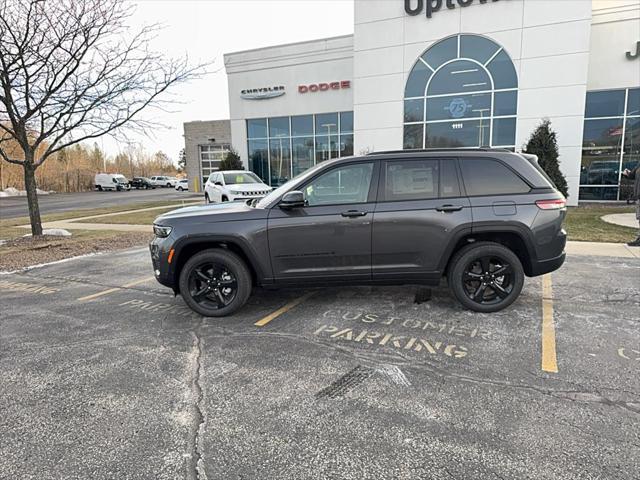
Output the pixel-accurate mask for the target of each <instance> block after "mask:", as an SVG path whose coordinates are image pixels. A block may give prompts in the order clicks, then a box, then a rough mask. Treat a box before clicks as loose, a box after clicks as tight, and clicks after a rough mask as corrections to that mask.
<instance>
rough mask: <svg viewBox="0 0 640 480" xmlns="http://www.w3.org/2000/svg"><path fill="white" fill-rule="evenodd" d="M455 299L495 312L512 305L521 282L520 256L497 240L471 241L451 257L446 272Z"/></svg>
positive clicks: (472, 306) (481, 310) (470, 305)
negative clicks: (496, 241)
mask: <svg viewBox="0 0 640 480" xmlns="http://www.w3.org/2000/svg"><path fill="white" fill-rule="evenodd" d="M447 277H448V278H447V280H448V283H449V288H450V289H451V291H452V293H453V295H454V296H455V297H456V298H457V299H458V301H459V302H460V303H461V304H462V305H464V306H465V307H466V308H468V309H470V310H473V311H476V312H484V313H490V312H497V311H499V310H502V309H503V308H506V307H508V306H509V305H511V304H512V303H513V302H514V301H515V300H516V299H517V298H518V296H519V295H520V292H521V291H522V287H523V285H524V270H523V268H522V264H521V263H520V259H519V258H518V256H517V255H516V254H515V253H513V252H512V251H511V250H510V249H509V248H507V247H505V246H504V245H501V244H499V243H493V242H474V243H471V244H469V245H467V246H465V247H463V248H462V249H460V250H459V251H458V252H457V253H456V254H455V255H454V257H453V258H452V260H451V266H450V268H449V272H448V275H447Z"/></svg>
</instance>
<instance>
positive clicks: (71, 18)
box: [0, 0, 210, 234]
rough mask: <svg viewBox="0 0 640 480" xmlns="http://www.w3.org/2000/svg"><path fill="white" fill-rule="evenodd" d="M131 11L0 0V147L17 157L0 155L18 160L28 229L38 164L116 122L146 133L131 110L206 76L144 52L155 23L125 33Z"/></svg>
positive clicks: (109, 3)
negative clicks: (10, 145)
mask: <svg viewBox="0 0 640 480" xmlns="http://www.w3.org/2000/svg"><path fill="white" fill-rule="evenodd" d="M133 9H134V7H133V6H132V4H131V3H130V2H127V1H125V0H46V1H45V0H9V1H7V0H0V66H1V67H2V69H1V70H0V134H1V135H0V144H1V143H2V141H1V139H2V138H5V137H6V138H11V139H13V140H14V141H15V142H17V144H18V145H19V146H20V148H21V149H22V153H23V158H24V159H23V160H20V159H16V158H10V155H8V154H7V151H6V150H4V149H2V148H1V146H0V157H1V158H2V159H4V160H6V161H8V162H10V163H18V164H22V165H23V166H24V170H25V186H26V189H27V198H28V199H29V206H30V216H31V221H32V231H33V232H34V234H36V232H38V231H41V228H40V227H39V223H40V218H39V212H38V208H37V195H36V193H35V177H34V172H35V169H36V168H37V167H38V166H40V165H42V163H43V162H45V161H46V160H47V158H49V157H50V156H51V155H53V154H55V153H56V152H59V151H61V150H62V149H64V148H66V147H68V146H71V145H74V144H77V143H79V142H82V141H85V140H89V139H94V138H97V137H100V136H102V135H107V134H109V135H114V134H117V133H118V131H119V129H121V128H123V127H126V128H127V129H129V130H138V131H142V132H146V131H147V130H148V129H149V128H150V127H151V126H152V125H153V124H152V122H150V121H148V120H145V119H143V118H141V116H140V114H141V112H143V111H145V110H149V109H165V108H166V107H167V106H168V105H171V104H172V103H175V102H173V101H172V99H171V98H170V97H169V96H168V95H167V92H168V91H169V90H170V89H171V88H172V87H173V86H175V85H178V84H180V83H183V82H186V81H188V80H191V79H194V78H198V77H201V76H203V75H205V74H206V73H207V71H206V70H207V68H208V66H209V65H210V63H203V64H198V65H192V64H190V63H189V62H188V60H187V59H186V58H178V59H170V58H166V57H165V56H164V55H163V54H162V53H160V52H154V51H153V50H152V49H151V43H152V40H153V38H154V36H155V35H156V34H157V33H158V31H159V26H158V25H149V26H145V27H142V28H140V29H139V30H137V31H135V30H132V29H131V28H130V27H131V26H130V25H129V22H130V20H131V16H132V14H133V11H134V10H133ZM33 204H35V205H33ZM32 207H33V208H32Z"/></svg>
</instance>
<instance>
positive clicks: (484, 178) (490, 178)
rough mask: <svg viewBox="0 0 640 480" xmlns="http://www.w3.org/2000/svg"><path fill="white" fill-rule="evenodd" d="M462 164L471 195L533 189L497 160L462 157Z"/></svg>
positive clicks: (466, 184)
mask: <svg viewBox="0 0 640 480" xmlns="http://www.w3.org/2000/svg"><path fill="white" fill-rule="evenodd" d="M460 166H461V168H462V178H463V179H464V185H465V188H466V189H467V195H469V196H470V197H473V196H480V195H505V194H517V193H528V192H529V191H530V190H531V187H529V185H527V183H526V182H525V181H524V180H522V179H521V178H520V177H519V176H518V175H516V174H515V173H514V172H513V171H511V170H510V169H509V168H507V167H506V166H505V165H503V164H502V163H500V162H499V161H497V160H493V159H490V158H462V159H460Z"/></svg>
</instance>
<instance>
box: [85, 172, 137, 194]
mask: <svg viewBox="0 0 640 480" xmlns="http://www.w3.org/2000/svg"><path fill="white" fill-rule="evenodd" d="M93 183H94V185H95V187H96V188H97V189H98V191H100V192H101V191H103V190H117V191H118V192H119V191H120V190H130V189H131V185H129V180H127V179H126V178H125V176H124V175H120V174H119V173H96V178H95V179H94V181H93Z"/></svg>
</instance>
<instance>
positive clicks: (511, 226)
mask: <svg viewBox="0 0 640 480" xmlns="http://www.w3.org/2000/svg"><path fill="white" fill-rule="evenodd" d="M472 233H473V234H479V233H498V234H499V233H514V234H516V235H518V237H520V238H521V239H522V241H523V242H524V246H525V248H526V249H527V259H528V263H529V265H523V266H524V267H525V271H530V270H531V269H532V268H533V265H535V264H536V263H537V262H538V254H537V253H536V247H535V242H534V241H533V234H532V233H531V230H529V229H528V228H527V227H525V226H523V225H522V224H520V223H517V222H500V223H491V222H482V224H480V225H477V224H474V225H473V229H472Z"/></svg>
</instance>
